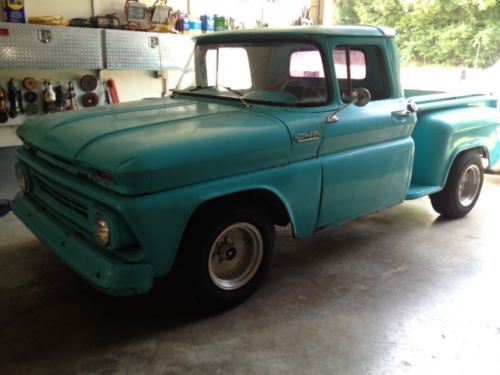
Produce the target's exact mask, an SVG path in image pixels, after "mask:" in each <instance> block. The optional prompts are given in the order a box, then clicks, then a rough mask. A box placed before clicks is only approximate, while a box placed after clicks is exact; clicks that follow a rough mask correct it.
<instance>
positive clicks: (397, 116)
mask: <svg viewBox="0 0 500 375" xmlns="http://www.w3.org/2000/svg"><path fill="white" fill-rule="evenodd" d="M410 114H411V112H410V111H409V110H407V109H402V110H400V111H394V112H391V115H392V117H394V118H395V119H396V120H404V119H405V118H407V117H408V116H410Z"/></svg>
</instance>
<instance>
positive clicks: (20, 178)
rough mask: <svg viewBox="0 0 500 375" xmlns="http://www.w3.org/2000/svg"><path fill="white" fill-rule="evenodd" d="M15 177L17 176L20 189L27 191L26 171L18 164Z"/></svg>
mask: <svg viewBox="0 0 500 375" xmlns="http://www.w3.org/2000/svg"><path fill="white" fill-rule="evenodd" d="M16 177H17V182H18V184H19V187H20V188H21V191H22V192H23V193H27V192H28V177H27V176H26V173H24V170H23V169H22V168H21V167H20V166H16Z"/></svg>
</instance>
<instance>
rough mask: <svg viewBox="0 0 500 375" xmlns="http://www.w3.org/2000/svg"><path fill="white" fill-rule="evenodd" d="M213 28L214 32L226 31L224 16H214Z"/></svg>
mask: <svg viewBox="0 0 500 375" xmlns="http://www.w3.org/2000/svg"><path fill="white" fill-rule="evenodd" d="M214 26H215V31H224V30H227V24H226V18H225V17H224V16H217V15H215V17H214Z"/></svg>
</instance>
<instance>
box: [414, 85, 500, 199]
mask: <svg viewBox="0 0 500 375" xmlns="http://www.w3.org/2000/svg"><path fill="white" fill-rule="evenodd" d="M405 96H406V97H407V98H408V99H411V100H413V101H414V102H415V104H416V105H417V107H418V110H417V114H418V121H417V124H416V127H415V130H414V131H413V134H412V137H413V138H414V140H415V152H416V154H415V164H414V176H413V178H412V181H411V185H410V188H409V190H408V194H407V196H406V199H409V200H411V199H416V198H420V197H423V196H426V195H430V194H433V193H436V192H438V191H440V190H441V189H442V187H443V184H444V182H445V180H446V179H445V178H444V177H441V178H435V179H432V180H430V181H429V180H427V181H426V180H424V178H422V176H429V175H430V174H431V172H430V171H432V170H433V168H434V167H435V163H434V162H436V161H435V160H430V159H429V157H428V155H429V154H433V153H436V152H438V150H441V149H442V150H446V149H447V148H448V149H451V145H442V144H441V143H440V141H439V139H446V138H445V137H441V138H440V136H439V134H440V130H439V128H440V127H446V123H447V124H448V125H449V126H453V128H454V129H455V132H460V131H467V130H466V129H471V128H473V127H475V125H473V124H474V123H475V121H474V120H471V119H477V122H478V124H479V123H489V124H490V126H491V127H494V126H495V125H494V123H497V122H498V114H497V112H496V108H498V98H496V97H494V96H493V95H491V94H484V93H479V92H471V91H468V92H449V93H444V92H432V91H420V90H405ZM490 139H491V138H490ZM499 153H500V150H499V147H496V148H495V152H493V153H492V154H490V155H489V161H490V164H489V165H488V169H495V168H498V166H499V164H500V160H499V158H500V155H499ZM448 156H452V155H448ZM448 156H446V155H442V158H443V160H444V159H445V158H447V157H448ZM442 167H443V168H445V169H449V167H450V166H442Z"/></svg>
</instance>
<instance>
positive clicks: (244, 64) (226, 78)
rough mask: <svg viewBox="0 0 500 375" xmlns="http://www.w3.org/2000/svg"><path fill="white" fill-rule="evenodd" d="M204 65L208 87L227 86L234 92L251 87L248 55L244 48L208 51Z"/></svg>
mask: <svg viewBox="0 0 500 375" xmlns="http://www.w3.org/2000/svg"><path fill="white" fill-rule="evenodd" d="M217 52H218V53H217ZM205 64H206V69H207V84H208V85H209V86H215V85H221V86H228V87H231V88H232V89H236V90H238V89H240V90H241V89H249V88H250V87H252V78H251V75H250V64H249V62H248V54H247V51H246V50H245V49H244V48H241V47H224V48H219V49H218V50H217V49H209V50H207V53H206V56H205Z"/></svg>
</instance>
